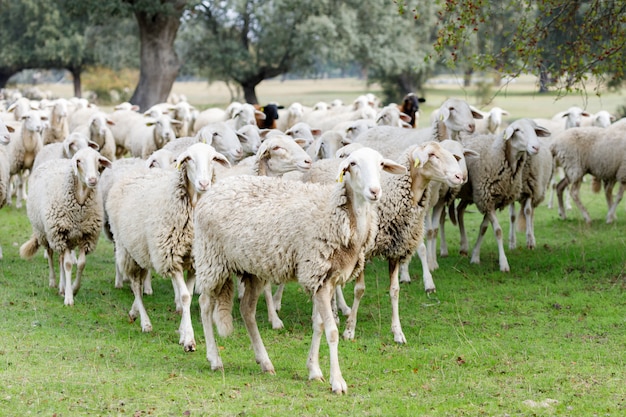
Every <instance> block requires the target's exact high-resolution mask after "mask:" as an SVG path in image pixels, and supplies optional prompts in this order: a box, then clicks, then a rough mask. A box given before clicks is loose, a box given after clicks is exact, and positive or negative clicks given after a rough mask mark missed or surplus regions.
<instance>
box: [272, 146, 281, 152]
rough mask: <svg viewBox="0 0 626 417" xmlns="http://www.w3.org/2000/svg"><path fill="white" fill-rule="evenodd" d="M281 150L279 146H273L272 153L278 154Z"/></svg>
mask: <svg viewBox="0 0 626 417" xmlns="http://www.w3.org/2000/svg"><path fill="white" fill-rule="evenodd" d="M281 149H282V148H281V147H280V146H274V147H273V148H272V152H278V151H279V150H281Z"/></svg>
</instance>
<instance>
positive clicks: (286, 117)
mask: <svg viewBox="0 0 626 417" xmlns="http://www.w3.org/2000/svg"><path fill="white" fill-rule="evenodd" d="M303 116H304V106H303V105H302V103H298V102H293V103H291V104H290V105H289V107H287V108H286V109H278V120H277V121H276V128H277V129H279V130H282V131H283V132H284V131H286V130H287V129H289V128H290V127H291V126H293V125H295V124H296V123H298V122H300V121H302V117H303Z"/></svg>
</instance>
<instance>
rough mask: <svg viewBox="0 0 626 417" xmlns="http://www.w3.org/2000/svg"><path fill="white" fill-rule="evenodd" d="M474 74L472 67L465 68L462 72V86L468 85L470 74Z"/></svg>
mask: <svg viewBox="0 0 626 417" xmlns="http://www.w3.org/2000/svg"><path fill="white" fill-rule="evenodd" d="M473 74H474V69H473V68H469V69H466V70H465V72H464V73H463V86H464V87H470V86H471V85H472V75H473Z"/></svg>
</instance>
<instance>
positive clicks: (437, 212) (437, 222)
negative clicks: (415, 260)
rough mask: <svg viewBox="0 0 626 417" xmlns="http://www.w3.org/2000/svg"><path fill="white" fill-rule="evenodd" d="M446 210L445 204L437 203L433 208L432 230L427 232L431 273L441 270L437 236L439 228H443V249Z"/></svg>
mask: <svg viewBox="0 0 626 417" xmlns="http://www.w3.org/2000/svg"><path fill="white" fill-rule="evenodd" d="M444 208H445V204H443V202H437V204H435V206H434V207H433V210H432V214H431V220H430V230H427V235H426V236H427V239H428V240H427V246H426V249H427V253H428V267H429V268H430V270H431V271H434V270H435V269H439V263H438V262H437V235H438V234H439V228H440V226H441V242H442V247H443V245H444V236H445V233H444V232H443V225H442V215H443V212H444V211H443V210H444ZM447 252H448V248H447V247H446V253H447Z"/></svg>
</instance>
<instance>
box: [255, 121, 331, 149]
mask: <svg viewBox="0 0 626 417" xmlns="http://www.w3.org/2000/svg"><path fill="white" fill-rule="evenodd" d="M285 134H286V135H289V136H291V137H292V138H300V139H305V141H306V142H304V143H303V144H302V147H303V148H304V149H308V148H309V146H311V145H312V144H313V142H314V141H315V139H316V138H318V137H319V136H320V135H321V134H322V131H321V130H319V129H316V128H313V127H311V125H310V124H308V123H306V122H298V123H296V124H294V125H293V126H291V127H290V128H289V129H287V130H285ZM266 136H267V134H266Z"/></svg>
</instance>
